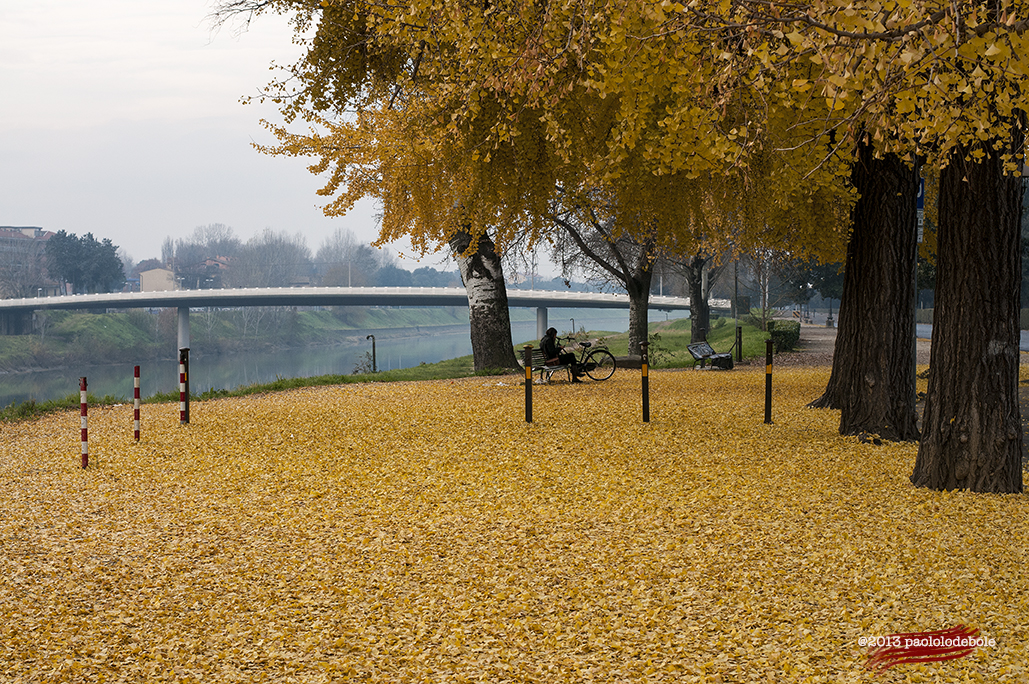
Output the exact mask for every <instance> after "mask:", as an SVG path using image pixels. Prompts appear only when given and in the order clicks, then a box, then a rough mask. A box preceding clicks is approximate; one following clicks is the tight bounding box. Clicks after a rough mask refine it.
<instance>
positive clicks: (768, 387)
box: [765, 339, 772, 425]
mask: <svg viewBox="0 0 1029 684" xmlns="http://www.w3.org/2000/svg"><path fill="white" fill-rule="evenodd" d="M765 423H767V424H769V425H771V424H772V340H770V339H769V340H765Z"/></svg>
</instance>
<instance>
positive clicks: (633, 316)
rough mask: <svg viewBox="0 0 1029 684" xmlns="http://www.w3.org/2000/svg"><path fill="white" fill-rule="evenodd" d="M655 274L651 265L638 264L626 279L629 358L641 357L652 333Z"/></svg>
mask: <svg viewBox="0 0 1029 684" xmlns="http://www.w3.org/2000/svg"><path fill="white" fill-rule="evenodd" d="M653 281H654V272H653V271H652V270H651V268H650V264H649V263H640V264H637V267H636V268H635V269H633V271H632V275H631V277H629V278H626V279H625V291H626V292H628V294H629V356H640V355H641V354H642V353H643V348H642V344H643V343H644V342H646V341H647V339H648V335H649V331H650V324H649V319H650V286H651V283H653Z"/></svg>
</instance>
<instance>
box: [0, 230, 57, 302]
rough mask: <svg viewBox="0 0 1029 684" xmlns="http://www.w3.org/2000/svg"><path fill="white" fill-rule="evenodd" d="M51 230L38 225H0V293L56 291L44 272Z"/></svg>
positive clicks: (26, 294)
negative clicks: (47, 243) (47, 242)
mask: <svg viewBox="0 0 1029 684" xmlns="http://www.w3.org/2000/svg"><path fill="white" fill-rule="evenodd" d="M53 235H54V233H52V232H50V231H48V230H43V229H42V228H40V227H38V226H0V293H3V294H0V296H7V297H37V296H41V295H42V296H46V295H53V294H57V293H58V291H59V285H58V283H57V282H55V281H54V280H53V279H51V278H50V277H49V276H48V275H47V272H46V259H45V255H46V241H47V240H49V239H50V238H51V236H53Z"/></svg>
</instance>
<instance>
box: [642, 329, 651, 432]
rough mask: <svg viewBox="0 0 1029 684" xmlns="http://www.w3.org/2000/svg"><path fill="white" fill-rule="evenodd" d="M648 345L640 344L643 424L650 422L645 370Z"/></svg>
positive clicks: (648, 388) (647, 384) (648, 394)
mask: <svg viewBox="0 0 1029 684" xmlns="http://www.w3.org/2000/svg"><path fill="white" fill-rule="evenodd" d="M648 346H649V345H648V344H647V343H646V342H643V343H641V344H640V347H642V356H641V358H640V369H641V370H642V373H643V422H644V423H649V422H650V378H649V373H648V369H647V365H648V363H649V361H648V358H649V357H648V356H647V347H648Z"/></svg>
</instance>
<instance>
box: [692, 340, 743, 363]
mask: <svg viewBox="0 0 1029 684" xmlns="http://www.w3.org/2000/svg"><path fill="white" fill-rule="evenodd" d="M686 348H687V349H688V350H689V351H690V354H691V355H692V356H693V368H694V370H696V368H697V363H700V367H701V368H702V369H703V368H705V366H706V364H707V362H708V361H710V362H711V368H719V369H721V370H732V366H733V363H732V353H731V352H730V353H726V354H719V353H718V352H716V351H715V350H714V349H712V348H711V345H710V344H708V343H707V342H697V343H695V344H689V345H686Z"/></svg>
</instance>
